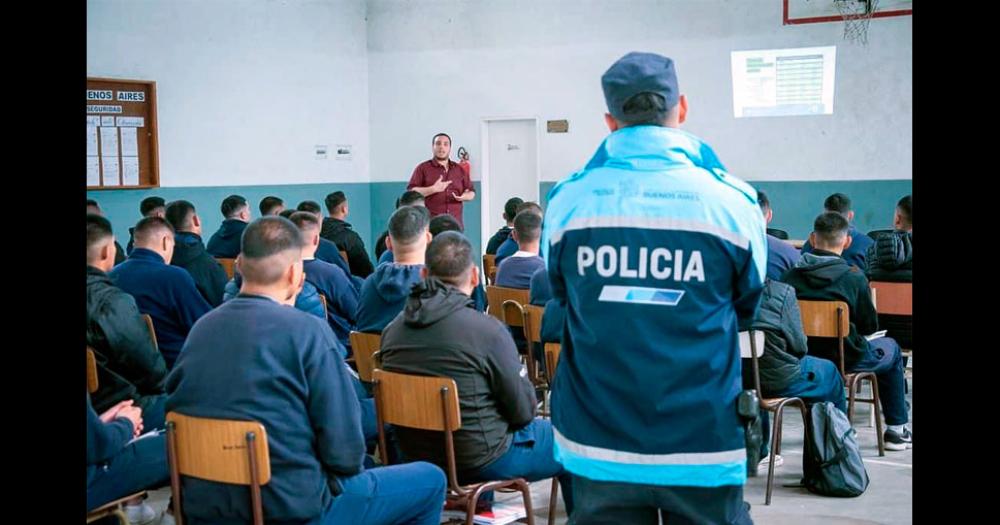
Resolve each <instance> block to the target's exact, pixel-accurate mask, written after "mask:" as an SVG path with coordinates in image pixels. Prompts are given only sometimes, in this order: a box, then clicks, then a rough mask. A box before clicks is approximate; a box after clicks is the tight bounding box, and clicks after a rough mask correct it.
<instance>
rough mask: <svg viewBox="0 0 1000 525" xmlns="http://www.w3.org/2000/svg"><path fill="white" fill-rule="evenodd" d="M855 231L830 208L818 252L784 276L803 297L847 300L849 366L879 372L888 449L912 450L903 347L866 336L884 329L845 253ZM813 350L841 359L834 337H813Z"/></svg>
mask: <svg viewBox="0 0 1000 525" xmlns="http://www.w3.org/2000/svg"><path fill="white" fill-rule="evenodd" d="M849 230H850V225H849V223H848V222H847V218H846V217H844V216H843V215H841V214H840V213H837V212H826V213H823V214H822V215H820V216H819V217H817V218H816V222H815V224H814V225H813V232H812V233H810V234H809V241H810V242H811V243H812V245H813V246H814V247H815V248H814V250H813V251H812V252H810V253H806V254H803V255H802V260H801V261H799V262H798V264H796V265H795V267H794V268H792V269H791V270H789V271H788V273H786V274H785V276H784V278H783V280H784V281H785V282H786V283H788V284H790V285H792V286H793V287H794V288H795V292H796V295H797V296H798V299H799V301H802V300H812V301H843V302H845V303H847V307H848V308H849V310H850V312H849V313H850V332H849V333H848V336H847V338H846V339H845V340H844V368H845V369H846V371H847V372H862V371H867V372H875V376H876V379H877V380H878V394H879V399H880V400H881V402H882V414H883V415H884V416H885V423H886V426H887V428H886V431H885V435H884V437H885V448H886V450H906V449H908V448H912V446H913V435H912V432H911V431H910V429H908V428H906V423H907V421H908V420H909V414H908V409H907V406H906V397H905V391H904V388H905V387H904V381H903V358H902V355H901V354H900V349H899V345H898V344H897V343H896V341H895V340H894V339H892V338H891V337H880V338H877V339H873V340H871V341H868V340H867V339H866V338H865V335H869V334H873V333H875V332H876V331H878V318H877V316H876V314H875V305H874V304H872V296H871V290H870V288H869V285H868V279H866V278H865V274H864V273H862V271H861V270H860V269H858V267H857V266H852V265H849V264H848V263H847V261H845V260H844V259H843V258H842V257H841V254H842V253H844V252H845V251H846V250H847V248H848V247H850V245H851V236H850V235H849V234H848V231H849ZM859 238H860V237H859ZM865 238H866V239H867V238H868V237H867V236H865ZM869 240H870V239H869ZM809 350H810V353H812V354H813V355H815V356H818V357H823V358H827V359H831V360H832V359H835V358H836V352H837V342H836V340H835V339H834V338H828V337H824V338H818V337H811V338H809Z"/></svg>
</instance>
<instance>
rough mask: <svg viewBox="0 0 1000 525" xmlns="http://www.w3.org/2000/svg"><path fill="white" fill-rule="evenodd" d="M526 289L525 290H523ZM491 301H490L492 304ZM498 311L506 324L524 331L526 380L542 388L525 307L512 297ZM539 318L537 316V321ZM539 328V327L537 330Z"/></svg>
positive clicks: (542, 383) (542, 384)
mask: <svg viewBox="0 0 1000 525" xmlns="http://www.w3.org/2000/svg"><path fill="white" fill-rule="evenodd" d="M524 291H527V290H524ZM492 303H493V301H492V300H491V301H490V304H492ZM500 313H501V315H502V316H503V317H501V318H500V320H501V321H503V322H504V323H505V324H507V326H511V327H514V328H520V329H521V330H522V331H523V332H524V337H525V339H526V340H527V343H526V344H527V347H526V351H525V355H524V364H525V366H527V368H528V380H529V381H531V384H533V385H535V386H536V387H540V388H544V387H545V386H546V385H545V384H544V381H543V380H542V379H540V378H539V377H538V365H537V363H535V353H534V352H533V351H532V341H531V329H530V328H528V327H527V326H526V325H529V324H530V323H531V320H530V319H528V313H527V311H526V310H525V307H523V306H521V303H520V302H518V301H515V300H512V299H508V300H506V301H504V302H503V304H502V305H501V309H500ZM540 320H541V319H540V318H539V321H540ZM540 330H541V329H540V328H539V331H540Z"/></svg>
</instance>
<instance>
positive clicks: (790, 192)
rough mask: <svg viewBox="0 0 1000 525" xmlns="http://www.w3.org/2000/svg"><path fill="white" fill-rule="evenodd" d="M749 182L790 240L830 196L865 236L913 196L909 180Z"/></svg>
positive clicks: (808, 227) (888, 223)
mask: <svg viewBox="0 0 1000 525" xmlns="http://www.w3.org/2000/svg"><path fill="white" fill-rule="evenodd" d="M749 182H750V184H751V185H753V187H754V188H757V189H758V190H764V192H765V193H767V198H768V199H769V200H770V201H771V208H772V209H773V210H774V218H773V219H772V220H771V225H770V226H771V227H772V228H778V229H780V230H785V231H787V232H788V235H789V237H791V238H792V239H805V238H806V237H807V236H808V235H809V232H810V231H812V224H813V221H814V220H815V219H816V216H817V215H819V214H820V212H822V211H823V201H824V200H825V199H826V198H827V197H828V196H830V195H831V194H833V193H837V192H840V193H844V194H846V195H847V196H848V197H850V198H851V202H852V207H853V208H854V225H855V227H856V228H857V229H859V230H861V231H862V232H868V231H871V230H876V229H883V228H891V227H892V214H893V210H894V209H895V207H896V202H897V201H899V199H900V198H901V197H902V196H903V195H908V194H910V193H912V192H913V181H912V180H861V181H853V180H852V181H831V180H827V181H808V182H806V181H784V182H763V181H758V182H754V181H749ZM555 184H556V183H555V182H548V181H546V182H542V183H541V184H540V188H541V192H540V193H541V195H543V197H542V207H543V208H544V207H546V205H547V204H548V200H549V199H548V195H549V191H550V190H551V189H552V187H553V186H555Z"/></svg>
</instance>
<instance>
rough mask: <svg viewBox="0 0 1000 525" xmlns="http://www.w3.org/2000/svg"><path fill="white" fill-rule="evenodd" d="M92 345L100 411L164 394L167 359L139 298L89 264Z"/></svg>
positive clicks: (89, 334) (89, 335) (95, 396)
mask: <svg viewBox="0 0 1000 525" xmlns="http://www.w3.org/2000/svg"><path fill="white" fill-rule="evenodd" d="M87 346H89V347H91V348H93V349H94V354H95V357H96V358H97V382H98V389H97V392H94V394H93V402H94V409H95V410H97V411H98V412H104V411H105V410H107V409H109V408H111V407H112V406H113V405H114V404H115V403H117V402H119V401H122V400H125V399H135V400H138V399H139V398H140V397H144V396H153V395H157V394H162V393H163V386H164V381H165V380H166V377H167V363H166V362H165V361H164V360H163V355H161V354H160V352H159V351H158V350H157V349H156V347H155V346H153V340H152V338H151V337H150V334H149V330H148V329H147V328H146V323H145V321H143V320H142V317H141V314H140V313H139V308H138V307H137V306H136V304H135V300H134V299H133V298H132V296H131V295H129V294H127V293H125V292H123V291H122V290H121V289H120V288H118V287H117V286H115V285H114V284H113V283H112V281H111V278H109V277H108V276H107V274H105V273H104V272H102V271H101V270H98V269H97V268H94V267H93V266H88V267H87Z"/></svg>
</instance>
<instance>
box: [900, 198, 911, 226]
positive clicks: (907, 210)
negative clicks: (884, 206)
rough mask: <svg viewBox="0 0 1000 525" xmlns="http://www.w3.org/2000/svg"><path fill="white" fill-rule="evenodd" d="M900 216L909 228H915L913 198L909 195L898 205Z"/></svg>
mask: <svg viewBox="0 0 1000 525" xmlns="http://www.w3.org/2000/svg"><path fill="white" fill-rule="evenodd" d="M896 209H897V210H899V216H900V217H902V219H903V222H904V223H905V224H906V225H907V226H913V196H912V195H907V196H905V197H903V198H902V199H899V202H897V203H896Z"/></svg>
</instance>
